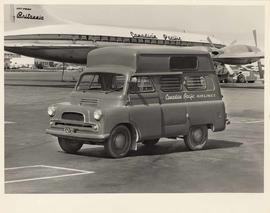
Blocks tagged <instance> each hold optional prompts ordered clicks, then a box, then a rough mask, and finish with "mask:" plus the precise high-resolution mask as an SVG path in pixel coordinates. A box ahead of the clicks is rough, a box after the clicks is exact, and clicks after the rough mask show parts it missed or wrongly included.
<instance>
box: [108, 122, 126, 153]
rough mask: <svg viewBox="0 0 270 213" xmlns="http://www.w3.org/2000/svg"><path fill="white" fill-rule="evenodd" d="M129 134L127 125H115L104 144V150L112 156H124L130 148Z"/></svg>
mask: <svg viewBox="0 0 270 213" xmlns="http://www.w3.org/2000/svg"><path fill="white" fill-rule="evenodd" d="M130 146H131V134H130V131H129V129H128V128H127V127H125V126H123V125H119V126H117V127H115V128H114V129H113V130H112V132H111V135H110V137H109V138H108V139H107V141H106V142H105V144H104V148H105V151H106V152H107V154H108V155H109V156H110V157H112V158H121V157H125V156H126V155H127V153H128V152H129V150H130Z"/></svg>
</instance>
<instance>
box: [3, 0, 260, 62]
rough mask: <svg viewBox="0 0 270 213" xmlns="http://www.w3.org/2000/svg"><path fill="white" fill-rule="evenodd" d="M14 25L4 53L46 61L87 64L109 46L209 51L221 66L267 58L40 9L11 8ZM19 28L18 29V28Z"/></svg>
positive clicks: (212, 42)
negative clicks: (92, 54)
mask: <svg viewBox="0 0 270 213" xmlns="http://www.w3.org/2000/svg"><path fill="white" fill-rule="evenodd" d="M10 7H11V8H12V10H11V12H10V17H9V18H10V19H11V20H12V22H13V24H15V25H17V26H20V25H22V24H24V28H22V29H16V30H6V31H5V33H4V34H5V35H4V50H5V51H9V52H13V53H17V54H21V55H25V56H29V57H34V58H40V59H45V60H53V61H59V62H68V63H78V64H86V58H87V54H88V52H89V51H92V50H94V49H96V48H102V47H107V46H124V45H145V46H149V45H151V46H152V45H156V46H174V47H182V48H183V47H189V48H193V49H200V50H205V51H208V52H209V53H210V54H211V56H212V59H213V60H214V61H216V62H219V63H221V64H232V65H239V64H249V63H253V62H256V61H258V60H259V59H261V58H263V57H264V54H263V52H261V51H260V50H259V48H257V47H255V46H249V45H235V44H231V45H228V46H226V45H225V44H224V43H223V42H221V41H219V40H218V39H216V38H215V37H213V36H208V35H202V34H195V33H187V32H176V31H161V30H152V29H151V30H148V29H135V28H128V27H125V28H124V27H113V26H101V25H99V26H98V25H85V24H80V23H74V22H71V21H64V20H61V19H59V18H58V17H54V16H52V15H51V14H49V13H48V12H47V11H46V10H45V9H44V8H43V7H42V6H40V5H10ZM16 28H17V27H16Z"/></svg>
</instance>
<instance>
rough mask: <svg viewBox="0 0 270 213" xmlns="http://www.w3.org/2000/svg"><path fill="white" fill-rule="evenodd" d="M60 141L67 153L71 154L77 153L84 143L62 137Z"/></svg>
mask: <svg viewBox="0 0 270 213" xmlns="http://www.w3.org/2000/svg"><path fill="white" fill-rule="evenodd" d="M58 143H59V145H60V147H61V149H63V150H64V151H65V152H66V153H69V154H75V153H76V152H78V151H79V150H80V148H82V146H83V143H80V142H76V141H74V140H71V139H66V138H60V137H59V138H58Z"/></svg>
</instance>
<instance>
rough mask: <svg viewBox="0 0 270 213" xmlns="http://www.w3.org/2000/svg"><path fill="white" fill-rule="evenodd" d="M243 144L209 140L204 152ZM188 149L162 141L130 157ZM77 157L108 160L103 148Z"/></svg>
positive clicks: (93, 149)
mask: <svg viewBox="0 0 270 213" xmlns="http://www.w3.org/2000/svg"><path fill="white" fill-rule="evenodd" d="M242 144H243V143H240V142H232V141H225V140H208V142H207V144H206V146H205V148H204V149H203V150H201V151H204V150H211V149H225V148H233V147H239V146H241V145H242ZM188 151H189V150H188V148H187V147H186V146H185V144H184V143H183V142H182V141H181V142H179V141H177V142H176V141H171V140H170V141H162V142H159V143H158V144H156V145H155V146H153V147H147V146H144V145H141V144H140V145H138V150H137V151H130V153H129V154H128V157H136V156H144V155H146V156H147V155H166V154H171V153H177V152H188ZM76 155H81V156H88V157H100V158H104V157H105V158H108V156H107V155H106V153H105V151H104V148H103V146H100V147H95V148H91V147H90V148H83V149H82V150H80V151H79V152H78V153H77V154H76Z"/></svg>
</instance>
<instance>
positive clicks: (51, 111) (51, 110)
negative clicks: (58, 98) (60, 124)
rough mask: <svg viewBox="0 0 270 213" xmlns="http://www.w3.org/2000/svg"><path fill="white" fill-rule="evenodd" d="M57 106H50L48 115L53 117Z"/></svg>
mask: <svg viewBox="0 0 270 213" xmlns="http://www.w3.org/2000/svg"><path fill="white" fill-rule="evenodd" d="M55 111H56V107H55V106H49V107H48V115H49V116H50V117H53V116H54V115H55Z"/></svg>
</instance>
